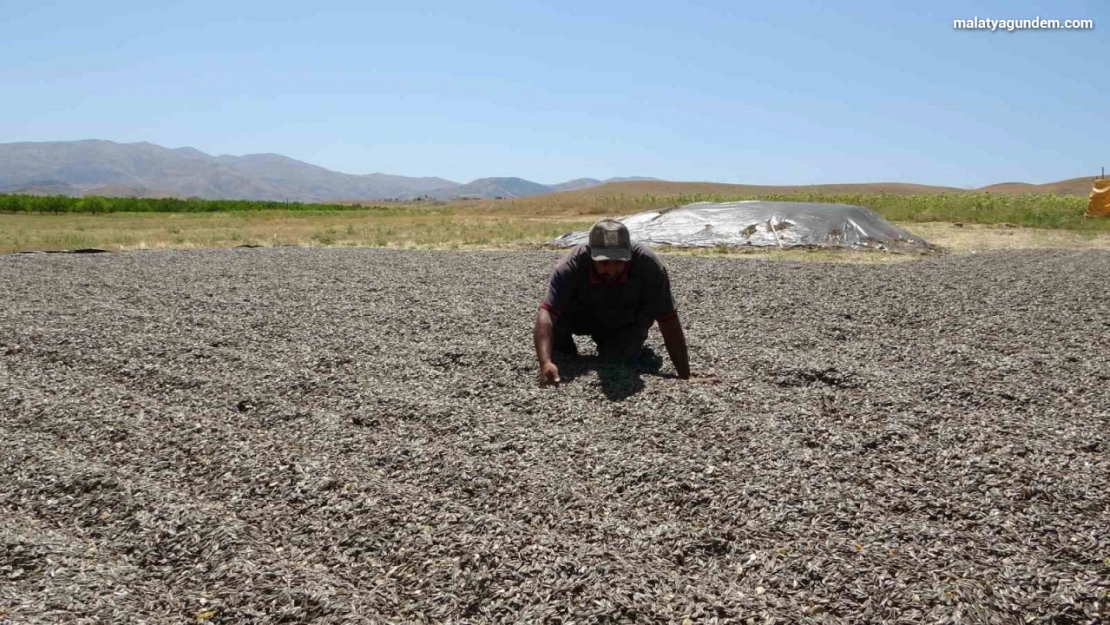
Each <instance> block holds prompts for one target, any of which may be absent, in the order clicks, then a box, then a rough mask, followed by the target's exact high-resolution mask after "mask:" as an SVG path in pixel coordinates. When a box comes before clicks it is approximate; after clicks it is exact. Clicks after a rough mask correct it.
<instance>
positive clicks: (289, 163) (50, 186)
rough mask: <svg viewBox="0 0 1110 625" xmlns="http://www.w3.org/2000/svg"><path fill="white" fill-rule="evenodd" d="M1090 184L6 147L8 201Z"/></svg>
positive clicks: (3, 183)
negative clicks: (566, 176)
mask: <svg viewBox="0 0 1110 625" xmlns="http://www.w3.org/2000/svg"><path fill="white" fill-rule="evenodd" d="M1090 188H1091V178H1090V177H1081V178H1072V179H1069V180H1061V181H1058V182H1050V183H1047V184H1040V185H1035V184H1028V183H1024V182H1004V183H999V184H994V185H990V186H986V187H982V188H979V189H957V188H954V187H937V186H927V185H917V184H908V183H901V182H889V183H861V184H824V185H804V186H796V185H793V186H758V185H736V184H723V183H715V182H671V181H665V180H659V179H658V178H645V177H630V178H609V179H607V180H598V179H595V178H578V179H575V180H568V181H566V182H561V183H558V184H551V185H547V184H540V183H538V182H532V181H530V180H525V179H523V178H512V177H507V178H479V179H478V180H473V181H471V182H468V183H466V184H462V183H458V182H454V181H452V180H447V179H445V178H434V177H428V178H416V177H409V176H393V175H389V174H380V173H374V174H361V175H360V174H344V173H340V172H336V171H331V170H329V169H325V168H323V167H319V166H316V165H312V164H310V163H305V162H303V161H298V160H296V159H292V158H289V157H288V156H282V155H280V154H248V155H246V156H230V155H221V156H211V155H209V154H205V153H204V152H201V151H200V150H196V149H194V148H188V147H186V148H173V149H171V148H165V147H162V146H159V145H154V144H153V143H116V142H114V141H101V140H86V141H55V142H28V143H0V193H29V194H36V195H73V196H82V195H101V196H128V197H182V198H184V197H199V198H204V199H245V200H270V201H298V202H337V201H359V200H412V199H417V198H427V199H433V200H453V199H490V198H519V197H529V196H536V195H543V194H547V193H560V192H567V191H575V192H579V193H587V194H593V193H612V194H646V193H650V194H656V195H673V194H680V193H706V194H721V195H760V194H787V193H796V192H819V193H841V194H843V193H896V194H918V193H968V192H973V191H978V192H988V193H994V194H1000V195H1004V194H1017V193H1053V194H1067V195H1080V196H1086V195H1087V193H1088V192H1089V191H1090Z"/></svg>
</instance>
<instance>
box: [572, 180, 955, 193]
mask: <svg viewBox="0 0 1110 625" xmlns="http://www.w3.org/2000/svg"><path fill="white" fill-rule="evenodd" d="M966 192H967V191H966V190H964V189H957V188H955V187H936V186H928V185H921V184H908V183H904V182H873V183H860V184H814V185H754V184H725V183H721V182H670V181H664V180H651V181H632V182H611V183H609V184H604V185H600V186H596V187H590V188H588V189H585V190H582V191H578V193H587V194H594V195H625V194H628V195H648V194H650V195H682V194H692V193H701V194H707V195H710V194H712V195H761V194H766V195H781V194H789V193H830V194H832V193H836V194H849V193H895V194H899V195H915V194H924V193H966Z"/></svg>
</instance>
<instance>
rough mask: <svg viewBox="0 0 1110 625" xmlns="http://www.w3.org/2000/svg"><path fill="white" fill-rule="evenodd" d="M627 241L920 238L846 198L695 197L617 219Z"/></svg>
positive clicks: (820, 242)
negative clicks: (814, 200) (742, 199)
mask: <svg viewBox="0 0 1110 625" xmlns="http://www.w3.org/2000/svg"><path fill="white" fill-rule="evenodd" d="M620 221H621V222H622V223H624V224H625V225H626V226H628V231H629V234H630V235H631V236H632V240H633V241H638V242H641V243H646V244H648V245H671V246H674V247H718V246H727V247H732V246H740V245H752V246H761V247H783V248H785V247H829V248H854V249H861V248H872V249H881V250H914V249H922V250H923V249H928V248H929V247H930V245H929V243H927V242H926V241H925V240H924V239H921V238H918V237H916V236H914V235H912V234H910V233H909V232H906V231H905V230H903V229H901V228H899V227H897V226H895V225H894V224H892V223H890V222H889V221H887V220H886V219H883V218H882V217H881V216H880V215H879V214H878V213H876V212H875V211H872V210H870V209H868V208H863V207H862V206H852V205H850V204H816V203H807V202H764V201H760V200H753V201H746V202H725V203H720V204H715V203H712V202H698V203H696V204H687V205H686V206H681V207H678V208H673V209H669V210H659V211H649V212H646V213H640V214H638V215H631V216H629V217H624V218H622V219H620ZM588 235H589V231H586V230H583V231H581V232H570V233H567V234H564V235H563V236H561V237H559V238H557V239H555V240H554V241H552V244H554V245H557V246H561V247H570V246H573V245H578V244H580V243H585V242H586V241H587V238H588Z"/></svg>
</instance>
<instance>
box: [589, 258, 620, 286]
mask: <svg viewBox="0 0 1110 625" xmlns="http://www.w3.org/2000/svg"><path fill="white" fill-rule="evenodd" d="M625 262H626V261H623V260H595V261H594V267H597V273H598V274H599V275H600V276H601V278H602V279H603V280H605V281H606V282H616V281H617V280H618V279H620V277H621V274H622V273H623V272H624V263H625Z"/></svg>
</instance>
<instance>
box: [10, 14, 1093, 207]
mask: <svg viewBox="0 0 1110 625" xmlns="http://www.w3.org/2000/svg"><path fill="white" fill-rule="evenodd" d="M160 4H161V3H151V2H148V1H144V2H111V1H103V2H51V1H50V0H39V1H38V2H29V1H18V0H0V24H2V25H3V31H4V36H3V37H0V59H3V61H2V62H0V91H2V92H3V93H4V95H3V97H2V98H0V142H12V141H59V140H74V139H92V138H96V139H110V140H114V141H121V142H132V141H150V142H152V143H157V144H159V145H164V146H167V147H183V146H192V147H195V148H197V149H200V150H202V151H205V152H208V153H211V154H249V153H259V152H277V153H281V154H285V155H287V156H291V157H293V158H297V159H301V160H304V161H308V162H311V163H314V164H317V165H321V166H324V167H328V168H330V169H335V170H338V171H343V172H348V173H370V172H384V173H391V174H401V175H408V176H442V177H445V178H450V179H453V180H457V181H461V182H466V181H468V180H470V179H473V178H477V177H483V176H521V177H524V178H528V179H531V180H535V181H538V182H543V183H554V182H560V181H563V180H567V179H571V178H578V177H584V176H590V177H597V178H606V177H610V176H628V175H647V176H656V177H660V178H665V179H670V180H713V181H719V182H743V183H751V184H796V183H823V182H875V181H905V182H919V183H924V184H944V185H951V186H958V187H970V186H980V185H985V184H990V183H994V182H1001V181H1009V180H1023V181H1027V182H1048V181H1052V180H1059V179H1063V178H1071V177H1075V176H1079V175H1087V174H1091V173H1092V172H1095V173H1097V171H1098V167H1099V166H1101V165H1110V36H1108V34H1110V2H1106V0H1088V1H1081V0H1075V1H1067V0H1054V1H1052V2H1049V1H1042V2H1032V1H1025V0H1012V1H1009V2H996V1H983V2H975V1H974V0H972V1H963V2H949V1H945V0H942V1H938V2H906V3H898V2H890V1H889V0H885V1H872V0H867V1H859V2H827V1H825V0H822V1H819V2H816V1H815V2H793V1H788V0H782V1H779V2H770V3H758V4H757V3H744V2H735V1H731V2H724V1H722V2H716V1H715V2H700V1H697V0H694V1H688V2H683V3H665V4H663V3H660V4H652V3H650V2H642V1H641V2H627V1H623V0H622V1H616V2H604V1H596V0H595V1H594V2H577V1H563V2H480V1H475V2H439V1H435V2H419V1H417V2H409V3H390V4H388V5H379V4H378V3H374V2H328V1H325V0H318V1H316V2H311V3H304V2H286V1H284V0H269V1H267V2H255V1H245V2H234V1H229V0H225V1H223V2H210V1H208V0H192V1H191V2H187V3H178V6H174V7H169V6H160ZM897 5H905V6H897ZM975 16H978V17H989V18H993V19H1025V18H1034V17H1041V18H1046V19H1060V20H1064V19H1092V20H1094V22H1095V28H1094V29H1093V30H1085V31H1076V30H1070V31H1065V30H1059V31H1032V30H1026V31H1015V32H993V33H992V32H988V31H961V30H955V29H953V27H952V20H954V19H957V18H962V19H968V18H971V17H975Z"/></svg>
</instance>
